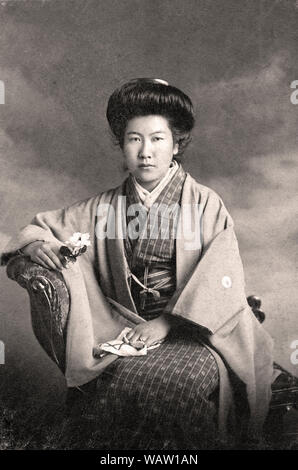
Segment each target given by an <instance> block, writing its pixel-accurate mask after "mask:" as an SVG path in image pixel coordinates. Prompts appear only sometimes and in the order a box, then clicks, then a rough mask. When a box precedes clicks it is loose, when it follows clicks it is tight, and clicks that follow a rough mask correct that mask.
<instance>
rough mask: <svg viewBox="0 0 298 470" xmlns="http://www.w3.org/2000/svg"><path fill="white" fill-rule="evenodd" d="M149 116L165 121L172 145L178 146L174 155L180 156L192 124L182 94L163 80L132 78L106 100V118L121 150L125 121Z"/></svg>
mask: <svg viewBox="0 0 298 470" xmlns="http://www.w3.org/2000/svg"><path fill="white" fill-rule="evenodd" d="M151 114H155V115H160V116H163V117H165V118H166V119H167V120H168V123H169V127H170V129H171V131H172V134H173V138H174V142H175V143H178V146H179V150H178V155H181V154H182V153H183V151H184V150H185V148H186V146H187V145H188V143H189V142H190V140H191V136H190V133H191V131H192V129H193V126H194V122H195V118H194V112H193V105H192V102H191V100H190V98H189V97H188V96H187V95H186V94H185V93H183V92H182V91H181V90H179V89H178V88H176V87H174V86H171V85H168V84H167V82H164V81H163V80H159V79H154V78H153V79H152V78H136V79H133V80H130V81H129V82H128V83H125V84H124V85H122V86H121V87H120V88H118V89H117V90H115V91H114V93H113V94H112V95H111V96H110V98H109V102H108V107H107V119H108V122H109V125H110V128H111V131H112V133H113V134H114V136H115V138H116V141H117V143H118V144H119V145H120V147H121V148H123V144H124V133H125V129H126V126H127V122H128V121H129V120H130V119H132V118H134V117H137V116H149V115H151ZM175 158H176V157H175Z"/></svg>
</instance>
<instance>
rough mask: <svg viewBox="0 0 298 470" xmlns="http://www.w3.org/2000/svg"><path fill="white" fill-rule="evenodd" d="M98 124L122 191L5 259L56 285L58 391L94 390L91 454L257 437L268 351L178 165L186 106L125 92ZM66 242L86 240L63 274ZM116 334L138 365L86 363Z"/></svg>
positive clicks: (38, 230) (218, 206)
mask: <svg viewBox="0 0 298 470" xmlns="http://www.w3.org/2000/svg"><path fill="white" fill-rule="evenodd" d="M107 119H108V122H109V125H110V128H111V130H112V132H113V134H114V136H115V138H116V139H117V142H118V143H119V146H120V148H121V150H122V154H123V159H124V163H125V167H126V169H127V170H128V172H129V175H128V177H127V178H126V179H125V181H124V182H123V183H122V184H121V185H120V186H119V187H117V188H114V189H111V190H109V191H105V192H102V193H100V194H98V195H96V196H95V197H93V198H89V199H87V200H84V201H79V202H77V203H75V204H73V205H71V206H70V207H68V208H64V209H59V210H55V211H49V212H44V213H39V214H38V215H36V217H35V218H34V219H33V221H32V222H31V224H29V225H28V226H26V227H25V228H23V229H22V231H21V232H20V233H19V234H18V236H17V237H15V238H14V239H13V240H11V242H10V244H9V245H8V247H7V250H6V251H7V252H8V253H9V252H14V251H15V250H17V249H22V252H23V253H24V254H26V255H28V256H30V258H31V260H32V261H34V262H36V263H39V264H41V265H42V266H43V267H45V268H50V269H58V270H60V271H62V273H63V276H64V279H65V281H66V283H67V285H68V288H69V291H70V296H71V307H70V314H69V320H68V324H67V343H66V371H65V377H66V380H67V384H68V386H69V387H80V386H83V385H84V384H88V383H92V384H95V385H96V387H95V388H94V393H93V400H94V401H93V404H92V412H93V413H97V415H98V428H99V433H100V432H102V440H101V439H99V444H98V447H99V448H106V449H124V448H130V449H137V448H139V449H154V448H157V449H158V448H159V449H162V448H167V449H179V448H181V449H198V448H202V447H207V448H212V447H213V446H214V445H215V443H216V442H217V440H218V439H222V438H228V437H232V438H233V437H235V436H242V437H243V436H248V435H250V436H257V435H258V434H259V432H260V431H261V429H262V425H263V423H264V420H265V417H266V414H267V411H268V405H269V401H270V397H271V382H272V378H273V360H272V340H271V338H270V337H269V335H268V334H267V333H266V332H265V330H264V329H263V328H262V326H261V325H260V324H259V323H258V321H257V320H256V319H255V317H254V315H253V314H252V312H251V309H250V308H249V306H248V304H247V302H246V296H245V292H244V279H243V272H242V264H241V260H240V257H239V252H238V246H237V240H236V238H235V234H234V230H233V221H232V219H231V216H230V215H229V213H228V212H227V210H226V208H225V206H224V204H223V202H222V200H221V199H220V197H219V196H218V195H217V194H216V193H215V192H214V191H213V190H211V189H209V188H207V187H206V186H203V185H201V184H199V183H198V182H196V181H195V180H194V179H193V178H192V177H191V176H190V175H189V174H188V173H186V172H185V171H184V169H183V167H182V165H181V163H180V162H179V161H180V160H179V158H180V156H181V155H182V153H183V152H184V150H185V148H186V146H187V144H188V142H189V140H190V134H191V131H192V128H193V126H194V113H193V106H192V103H191V100H190V98H189V97H188V96H187V95H185V94H184V93H183V92H182V91H181V90H179V89H177V88H175V87H173V86H170V85H168V83H167V82H165V81H163V80H159V79H145V78H142V79H136V80H131V81H130V82H128V83H126V84H124V85H123V86H121V87H120V88H119V89H117V90H116V91H115V92H114V93H113V94H112V95H111V97H110V99H109V103H108V108H107ZM74 232H81V233H90V240H91V246H89V247H88V250H87V251H86V252H85V253H84V254H82V255H81V256H80V257H79V258H78V261H77V263H74V264H69V265H68V266H66V262H65V258H64V257H63V255H62V254H61V251H60V248H61V246H62V245H63V244H64V242H65V241H66V240H67V239H68V238H69V237H70V236H71V235H72V234H73V233H74ZM65 267H69V268H70V269H67V270H66V269H64V268H65ZM125 327H129V328H130V329H129V330H126V331H128V332H126V334H124V333H122V331H123V329H124V328H125ZM119 334H121V335H122V336H121V335H120V342H121V344H122V343H125V344H127V343H128V344H130V345H131V346H133V347H136V349H135V350H136V351H139V349H138V348H139V347H140V344H141V346H142V348H143V352H146V354H144V355H136V356H127V357H118V356H117V354H109V353H106V354H105V355H101V356H100V357H98V355H97V354H95V353H94V351H96V350H97V349H98V348H97V346H98V344H102V343H105V342H108V341H111V340H113V339H115V338H116V337H118V335H119ZM143 346H144V347H143ZM151 346H157V347H155V348H154V349H152V348H151ZM101 446H102V447H101Z"/></svg>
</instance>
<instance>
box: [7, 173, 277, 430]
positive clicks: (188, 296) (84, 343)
mask: <svg viewBox="0 0 298 470" xmlns="http://www.w3.org/2000/svg"><path fill="white" fill-rule="evenodd" d="M123 190H124V183H122V184H121V185H120V186H118V187H116V188H114V189H111V190H108V191H105V192H102V193H100V194H98V195H97V196H95V197H91V198H88V199H86V200H83V201H79V202H77V203H75V204H73V205H71V206H69V207H67V208H64V209H58V210H53V211H47V212H41V213H39V214H37V215H36V216H35V217H34V219H33V220H32V222H31V223H30V224H29V225H27V226H26V227H24V228H23V229H22V230H21V231H20V232H19V233H18V234H17V235H16V236H14V237H13V238H12V239H11V240H10V242H9V243H8V245H7V247H6V249H5V254H6V253H12V252H14V251H16V250H17V249H19V248H21V247H23V246H25V245H26V244H28V243H30V242H32V241H35V240H44V241H53V240H57V239H58V240H59V241H62V242H63V241H66V240H67V239H69V238H70V237H71V235H72V234H73V233H74V232H81V233H86V232H89V233H90V239H91V246H90V247H88V250H87V252H86V253H84V254H83V255H81V256H80V257H79V258H78V260H77V262H76V263H75V264H73V265H71V267H70V269H68V270H66V269H64V270H63V276H64V279H65V282H66V284H67V286H68V289H69V292H70V298H71V303H70V312H69V320H68V327H67V343H66V372H65V378H66V381H67V385H68V386H69V387H75V386H80V385H83V384H85V383H87V382H89V381H91V380H93V379H94V378H95V377H97V376H98V375H99V374H100V373H101V371H103V370H104V369H105V367H106V366H107V365H108V364H110V363H111V362H112V361H114V360H115V359H116V358H117V357H116V356H114V355H108V356H105V357H103V358H101V359H95V358H94V357H93V355H92V350H93V346H94V344H95V343H101V342H106V341H108V340H111V339H112V338H115V337H116V336H117V335H118V334H119V333H120V332H121V330H122V329H123V328H124V327H125V326H131V327H132V326H134V325H135V324H137V323H140V322H142V321H144V320H143V319H142V318H141V317H140V316H139V315H138V314H137V311H136V307H135V304H134V301H133V299H132V296H131V292H130V288H129V278H130V270H129V267H128V264H127V261H126V257H125V250H124V243H123V237H124V236H125V234H124V233H123V223H122V222H123V214H124V210H125V207H124V203H125V201H124V198H123V194H124V192H123ZM121 196H122V197H121ZM104 204H105V206H103V205H104ZM99 207H101V208H106V209H105V211H102V210H101V211H98V208H99ZM103 213H105V215H104V216H103ZM113 221H115V224H114V225H113ZM193 221H196V223H193ZM190 223H193V226H192V231H190V230H188V231H187V233H185V230H184V229H182V230H180V231H179V227H180V228H181V227H183V226H185V224H186V225H187V224H190ZM98 224H100V227H101V229H105V227H107V225H106V224H109V226H110V227H112V228H113V229H114V238H107V237H102V238H101V239H100V238H99V237H98V236H96V230H97V229H98ZM178 233H179V236H178V237H177V239H176V291H175V293H174V295H173V297H172V298H171V299H170V301H169V303H168V304H167V306H166V309H165V311H166V312H167V313H169V314H171V315H174V316H177V317H178V318H180V319H182V320H183V321H185V322H188V323H192V324H193V325H197V326H198V327H199V328H201V331H202V337H203V338H205V339H206V342H205V344H206V346H207V347H208V348H209V349H210V351H212V354H213V355H214V356H215V358H216V361H217V365H218V368H219V376H220V393H219V429H220V431H221V432H222V433H225V427H226V424H227V418H228V414H229V413H230V411H231V410H232V409H233V408H234V405H235V397H234V391H233V386H232V383H231V380H230V376H231V373H232V374H234V375H235V376H236V377H237V378H238V379H239V381H240V382H241V383H242V384H243V389H244V391H245V393H244V399H245V400H246V403H247V405H248V407H249V421H248V426H249V429H250V430H251V432H252V433H254V434H255V433H257V432H258V431H259V430H260V429H261V426H262V424H263V422H264V419H265V417H266V415H267V412H268V406H269V402H270V398H271V383H272V381H273V341H272V339H271V337H270V336H269V334H268V333H267V332H266V331H265V329H264V328H263V327H262V326H261V325H260V324H259V322H258V321H257V320H256V318H255V316H254V315H253V313H252V312H251V309H250V307H249V306H248V304H247V301H246V295H245V285H244V276H243V267H242V263H241V259H240V255H239V250H238V244H237V240H236V237H235V233H234V228H233V221H232V218H231V216H230V215H229V213H228V212H227V210H226V208H225V206H224V204H223V202H222V200H221V198H220V197H219V196H218V195H217V194H216V193H215V192H214V191H213V190H211V189H210V188H208V187H206V186H203V185H201V184H199V183H198V182H196V181H195V180H194V179H193V178H192V177H191V176H190V175H189V174H188V173H187V176H186V179H185V183H184V186H183V190H182V199H181V211H180V218H179V223H178ZM191 234H192V237H193V238H191Z"/></svg>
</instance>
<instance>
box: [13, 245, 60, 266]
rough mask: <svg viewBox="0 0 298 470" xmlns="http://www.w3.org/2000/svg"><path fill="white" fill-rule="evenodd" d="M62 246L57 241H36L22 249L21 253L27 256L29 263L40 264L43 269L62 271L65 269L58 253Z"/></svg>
mask: <svg viewBox="0 0 298 470" xmlns="http://www.w3.org/2000/svg"><path fill="white" fill-rule="evenodd" d="M62 245H63V243H59V242H58V241H57V242H45V241H42V240H37V241H35V242H32V243H29V244H28V245H26V246H25V247H24V248H22V253H24V255H26V256H29V257H30V259H31V261H33V262H34V263H38V264H40V265H41V266H43V267H44V268H47V269H54V270H57V269H58V270H59V271H62V269H63V268H67V262H66V260H65V258H64V256H62V255H61V254H60V253H59V250H60V247H61V246H62Z"/></svg>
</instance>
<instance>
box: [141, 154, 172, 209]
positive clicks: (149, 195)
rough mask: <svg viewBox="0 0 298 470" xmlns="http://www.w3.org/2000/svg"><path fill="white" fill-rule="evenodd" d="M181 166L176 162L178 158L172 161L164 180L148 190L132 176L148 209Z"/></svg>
mask: <svg viewBox="0 0 298 470" xmlns="http://www.w3.org/2000/svg"><path fill="white" fill-rule="evenodd" d="M178 168H179V164H178V163H177V162H176V160H173V161H172V162H171V165H170V167H169V169H168V171H167V173H166V175H165V176H164V177H163V178H162V180H161V181H160V182H159V183H158V185H157V186H156V187H155V188H154V189H153V190H152V191H148V190H147V189H145V188H143V186H141V185H140V184H139V183H138V182H137V180H136V179H135V177H134V176H132V181H133V183H134V185H135V188H136V190H137V192H138V195H139V197H140V199H141V201H142V203H143V204H144V206H145V207H146V208H147V209H150V207H151V206H152V204H153V203H154V202H155V201H156V199H157V198H158V196H159V195H160V193H161V192H162V190H163V189H164V187H165V186H166V185H167V184H168V183H169V181H170V180H171V179H172V177H173V176H174V174H175V173H176V172H177V170H178Z"/></svg>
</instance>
